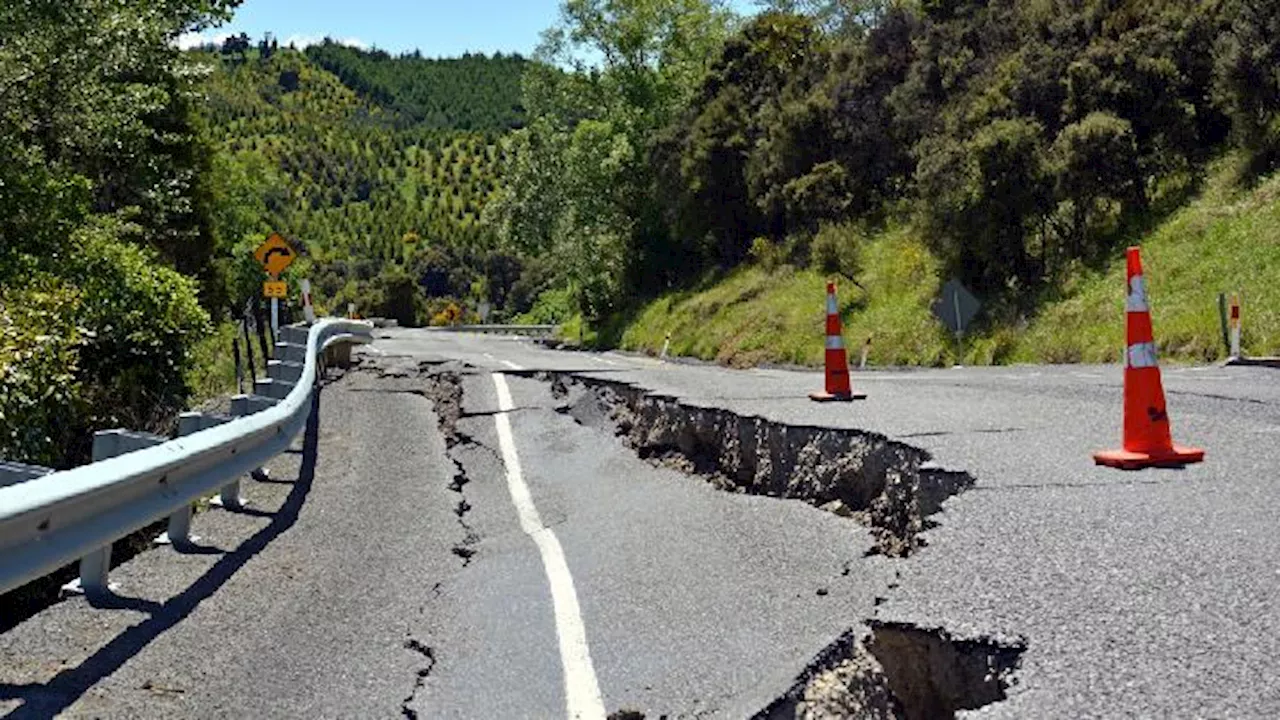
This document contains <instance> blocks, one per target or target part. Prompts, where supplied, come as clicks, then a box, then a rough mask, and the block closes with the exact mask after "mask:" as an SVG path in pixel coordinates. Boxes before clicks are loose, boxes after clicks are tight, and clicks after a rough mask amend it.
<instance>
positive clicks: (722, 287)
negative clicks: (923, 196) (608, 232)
mask: <svg viewBox="0 0 1280 720" xmlns="http://www.w3.org/2000/svg"><path fill="white" fill-rule="evenodd" d="M845 241H846V242H847V243H848V247H847V248H846V251H847V252H850V253H857V255H858V257H859V261H860V262H859V263H858V264H859V265H860V266H861V267H862V271H861V272H859V273H857V274H858V278H857V284H855V283H853V282H851V281H850V279H849V278H846V277H843V276H840V275H832V276H830V277H831V278H832V279H834V280H836V281H837V283H838V284H839V293H840V294H839V298H840V308H841V316H842V318H843V320H844V330H845V333H844V335H845V339H846V342H847V343H848V344H849V345H850V351H851V353H852V354H853V355H854V356H855V357H856V355H857V353H858V352H859V348H860V346H861V344H862V343H863V342H864V341H865V340H866V339H867V338H868V337H871V339H872V345H871V360H872V362H873V363H875V364H879V365H907V364H918V365H919V364H922V365H934V364H938V363H940V362H943V360H944V358H945V357H946V356H947V352H948V351H947V347H946V345H947V338H946V335H945V333H944V331H943V329H942V327H941V326H940V325H938V323H937V322H936V321H935V320H934V319H933V317H932V315H930V313H929V303H930V302H931V298H932V297H933V296H934V295H936V294H937V292H938V270H937V261H936V260H935V259H934V258H933V256H931V255H930V254H929V252H928V251H927V250H926V249H925V248H924V245H923V244H922V243H920V241H919V239H918V238H916V237H915V236H914V235H912V234H911V232H910V231H908V230H902V229H900V230H894V231H891V232H888V233H885V234H882V235H879V236H877V237H874V238H872V239H870V240H867V241H862V240H861V238H860V236H859V235H858V233H857V232H856V231H854V230H852V229H849V230H848V231H847V233H846V234H845ZM827 279H828V276H827V275H824V274H822V273H819V272H816V271H814V270H798V269H795V268H792V267H790V266H785V265H784V266H782V267H780V268H778V269H776V270H772V271H769V270H765V269H763V268H760V267H757V266H746V267H742V268H738V269H737V270H735V271H734V272H732V273H730V274H729V275H728V276H727V277H725V278H723V279H722V280H720V281H719V282H716V283H713V284H709V285H707V286H706V287H703V288H701V289H697V290H694V291H689V292H684V293H677V294H673V295H668V296H665V297H662V298H660V299H658V300H656V301H654V302H652V303H649V304H648V305H646V306H645V307H644V308H643V309H642V310H641V311H640V312H639V314H638V315H637V316H636V318H635V320H634V321H632V322H631V323H630V324H629V325H628V327H627V328H626V330H625V331H624V332H623V333H622V342H621V345H622V347H623V348H624V349H628V350H642V351H646V352H650V353H658V352H660V351H661V350H662V345H663V342H664V341H665V339H666V335H667V333H668V332H670V333H671V350H670V352H671V353H672V354H675V355H689V356H693V357H697V358H702V359H704V360H715V361H718V362H721V363H725V364H729V365H734V366H740V367H741V366H749V365H755V364H759V363H762V362H774V363H793V364H800V365H816V364H819V363H821V362H822V356H823V348H824V336H823V332H824V323H825V319H826V301H825V293H826V281H827Z"/></svg>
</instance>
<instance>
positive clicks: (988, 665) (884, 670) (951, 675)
mask: <svg viewBox="0 0 1280 720" xmlns="http://www.w3.org/2000/svg"><path fill="white" fill-rule="evenodd" d="M523 374H524V375H526V376H528V377H533V378H534V379H537V380H541V381H544V382H547V383H549V384H550V389H551V394H552V396H553V397H554V398H556V400H557V401H558V402H559V405H558V406H557V407H556V410H557V412H560V413H562V414H566V415H569V416H571V417H573V419H574V420H575V421H576V422H578V423H579V424H580V425H583V426H586V427H592V428H596V429H598V430H602V431H605V432H609V433H612V434H613V435H615V436H617V437H619V438H620V439H621V440H622V441H623V442H624V443H625V444H626V445H627V446H628V447H630V448H631V449H632V450H634V451H635V452H636V454H637V455H639V456H640V457H642V458H646V459H648V460H650V461H652V462H655V463H658V464H662V465H665V466H668V467H673V468H675V469H678V470H680V471H682V472H684V473H686V474H689V475H693V476H696V477H700V478H702V479H704V480H706V481H709V482H711V483H712V484H713V485H715V486H716V487H718V488H720V489H723V490H726V491H730V492H743V493H749V494H754V495H764V496H769V497H776V498H785V499H797V500H802V501H804V502H806V503H809V504H810V505H813V506H815V507H818V508H820V509H822V510H825V511H828V512H832V513H835V514H837V515H840V516H844V517H850V518H854V519H856V520H858V521H859V522H861V523H862V524H864V525H866V526H867V527H868V528H869V529H870V530H871V533H872V536H873V538H874V543H875V545H874V550H873V551H872V552H874V553H879V554H883V555H886V556H889V557H893V558H909V557H910V556H911V555H912V554H913V553H915V552H917V551H918V550H920V549H921V548H923V547H925V546H926V541H925V538H924V537H923V536H922V534H921V533H923V532H924V531H925V530H928V529H929V528H931V527H934V526H935V525H936V522H935V521H934V520H932V519H930V518H931V516H933V515H936V514H937V513H939V512H941V510H942V505H943V503H944V502H945V501H946V500H947V499H948V498H950V497H952V496H954V495H956V494H959V493H961V492H964V491H965V490H967V489H969V488H970V487H972V486H973V485H974V482H975V481H974V478H973V477H972V476H971V475H969V474H968V473H966V472H962V471H955V470H947V469H943V468H940V467H938V466H937V465H935V464H934V463H933V462H932V457H931V455H930V454H929V453H928V452H927V451H926V450H924V449H922V448H917V447H914V446H911V445H907V444H905V443H902V442H898V441H895V440H892V439H890V438H888V437H885V436H883V435H880V434H878V433H873V432H868V431H864V430H854V429H838V428H826V427H816V426H800V425H788V424H785V423H779V422H775V421H771V420H767V419H764V418H760V417H756V416H745V415H739V414H736V413H733V412H731V411H729V410H724V409H720V408H711V407H700V406H694V405H690V404H688V403H684V402H681V401H679V400H677V399H675V398H671V397H665V396H660V395H655V394H652V393H649V392H646V391H645V390H643V389H641V388H638V387H636V386H635V385H631V384H628V383H623V382H618V381H613V380H604V379H599V378H596V377H592V376H587V375H581V374H576V373H562V372H545V371H540V372H532V373H523ZM895 586H896V585H891V586H890V589H893V587H895ZM879 600H880V599H879V598H878V599H877V604H878V603H879ZM863 624H864V625H865V626H866V627H867V628H869V630H865V631H864V630H859V629H853V628H851V629H850V630H848V631H846V632H845V633H844V634H843V635H841V636H840V637H839V638H837V639H836V640H835V641H834V642H832V643H831V644H830V645H828V646H827V647H826V648H825V649H824V650H823V651H822V652H820V653H819V654H818V655H817V657H815V658H814V660H813V661H812V662H811V663H810V664H809V666H808V667H807V668H805V670H804V671H803V672H802V673H800V675H799V676H797V678H796V680H795V683H794V684H793V685H792V687H791V688H790V689H789V690H788V691H787V692H786V693H784V694H783V695H782V696H780V697H779V698H777V699H776V700H775V701H774V702H773V703H771V704H770V705H768V706H767V707H766V708H765V709H763V710H761V711H760V712H759V713H758V714H757V715H756V716H755V718H756V719H757V720H782V719H783V718H788V719H789V718H797V719H800V718H803V719H804V720H817V719H819V718H849V717H866V718H907V719H910V720H914V719H916V718H920V719H925V718H943V717H954V715H955V713H956V712H957V711H960V710H971V709H977V708H980V707H983V706H986V705H989V704H991V703H995V702H999V701H1001V700H1004V699H1005V698H1006V690H1007V689H1008V688H1009V687H1010V685H1012V684H1015V683H1016V677H1015V672H1016V670H1017V668H1018V666H1019V664H1020V660H1021V656H1022V654H1023V652H1024V651H1025V650H1026V647H1027V644H1026V640H1025V639H1023V638H1017V639H1012V640H1010V639H1001V638H992V637H969V638H961V637H955V636H953V635H952V634H951V633H949V632H948V631H947V630H945V629H943V628H922V627H917V626H914V625H910V624H906V623H888V622H884V621H880V620H877V619H875V618H867V619H865V620H864V621H863Z"/></svg>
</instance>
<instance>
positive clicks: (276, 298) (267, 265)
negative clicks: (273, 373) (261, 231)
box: [253, 233, 298, 337]
mask: <svg viewBox="0 0 1280 720" xmlns="http://www.w3.org/2000/svg"><path fill="white" fill-rule="evenodd" d="M253 257H254V259H255V260H257V261H258V262H259V263H261V264H262V269H263V270H266V271H267V274H268V275H270V276H271V281H270V282H265V283H263V284H262V294H263V295H264V296H265V297H269V298H271V336H272V337H278V336H279V334H280V298H282V297H287V296H288V293H289V290H288V286H287V285H285V283H283V282H280V273H282V272H284V271H285V269H286V268H288V267H289V266H290V265H292V264H293V261H294V260H296V259H297V257H298V254H297V253H296V252H294V250H293V248H292V247H290V245H289V243H288V242H287V241H286V240H285V239H284V238H282V237H280V233H272V234H271V237H269V238H267V240H266V242H264V243H262V244H261V245H259V246H258V249H256V250H254V251H253Z"/></svg>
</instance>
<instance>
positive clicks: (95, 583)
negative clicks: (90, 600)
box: [62, 545, 119, 597]
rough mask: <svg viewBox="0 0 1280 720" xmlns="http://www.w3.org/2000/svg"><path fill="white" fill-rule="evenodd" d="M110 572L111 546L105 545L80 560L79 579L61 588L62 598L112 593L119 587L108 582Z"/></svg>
mask: <svg viewBox="0 0 1280 720" xmlns="http://www.w3.org/2000/svg"><path fill="white" fill-rule="evenodd" d="M110 572H111V546H110V545H107V546H105V547H100V548H98V549H97V550H94V551H93V552H91V553H89V554H88V555H85V556H84V557H82V558H80V577H78V578H76V579H75V580H72V581H71V582H69V583H67V584H66V585H63V586H62V596H63V597H67V596H68V595H105V594H108V593H113V592H115V591H116V588H117V587H119V586H118V585H116V584H114V583H111V582H108V580H107V576H108V574H109V573H110Z"/></svg>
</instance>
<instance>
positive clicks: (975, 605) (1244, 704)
mask: <svg viewBox="0 0 1280 720" xmlns="http://www.w3.org/2000/svg"><path fill="white" fill-rule="evenodd" d="M377 335H378V337H379V339H378V340H377V341H376V342H375V343H374V345H372V346H370V347H368V348H366V349H364V350H363V351H361V352H362V355H361V357H362V359H363V362H362V366H361V368H360V369H358V370H355V371H352V372H351V373H349V374H348V375H347V376H346V377H344V378H342V379H341V380H338V381H336V382H335V383H333V384H331V385H330V386H329V387H328V388H326V390H325V391H324V393H323V394H322V401H321V406H320V413H319V418H318V422H317V423H315V427H313V434H312V436H311V437H312V442H311V443H309V444H304V443H301V442H300V443H299V445H298V448H297V450H298V452H296V453H294V454H289V455H286V456H283V457H282V458H281V460H280V461H279V462H278V463H277V465H276V466H275V467H273V468H272V469H273V471H274V476H275V479H276V482H273V483H270V484H264V483H251V484H250V485H249V486H248V490H247V494H248V495H249V496H250V497H251V498H252V499H253V501H254V506H253V507H254V508H255V512H254V514H250V515H233V514H229V513H223V512H220V511H214V512H209V513H205V514H202V515H200V516H199V517H198V518H197V520H196V532H197V534H199V535H201V536H202V537H203V542H204V543H205V545H207V547H208V551H207V553H201V554H187V555H176V554H174V553H172V552H169V551H155V552H149V553H144V554H142V555H140V556H138V557H137V558H135V559H134V560H132V561H130V562H129V563H128V564H126V565H125V566H123V567H122V568H120V569H119V570H118V571H116V572H113V574H112V579H113V580H115V581H118V582H119V583H121V590H120V594H121V596H122V599H121V600H119V601H118V602H117V603H114V606H113V607H110V608H105V609H92V608H90V607H88V606H87V604H86V603H85V602H84V601H82V600H73V601H67V602H64V603H61V604H59V605H57V606H54V607H52V608H49V609H48V610H46V611H45V612H43V613H41V614H40V615H38V616H36V617H34V618H32V619H31V620H29V621H28V622H26V623H24V624H23V625H20V626H19V627H17V628H15V629H14V630H12V631H10V632H9V633H6V634H4V635H0V712H3V711H6V710H12V711H13V712H12V717H40V716H47V715H49V714H51V713H55V712H66V713H67V714H68V715H69V716H73V717H96V716H101V717H178V716H199V717H246V716H257V717H420V718H522V717H529V718H563V717H568V716H572V715H571V714H572V713H577V715H578V716H580V717H599V716H601V715H603V714H606V713H614V712H617V711H620V710H635V711H640V712H643V713H645V714H646V716H647V717H649V718H657V717H660V716H662V715H664V714H665V715H667V716H669V717H728V718H742V717H748V716H750V715H752V714H753V713H755V712H757V711H759V710H761V709H762V708H764V707H765V706H766V705H768V704H769V703H770V702H771V701H772V700H774V699H775V698H777V697H778V696H780V695H781V694H783V693H784V692H786V691H787V690H788V689H789V688H790V687H791V686H792V684H793V682H794V680H795V678H796V676H797V675H798V674H799V673H801V672H802V671H803V670H804V668H805V667H806V666H807V665H809V664H810V663H811V662H812V661H813V659H814V657H815V656H816V655H817V654H818V653H819V652H821V651H822V650H823V648H824V647H826V646H828V644H830V643H832V642H833V641H834V640H835V639H836V638H837V637H838V636H840V635H841V633H843V632H844V631H846V630H848V629H850V628H854V629H855V630H856V631H857V632H859V633H861V632H862V631H863V629H864V628H865V623H866V622H867V621H868V620H870V619H877V620H880V621H894V622H901V623H904V624H908V625H910V626H914V627H919V628H943V629H945V630H946V631H947V632H948V633H950V634H953V635H956V636H958V637H975V638H977V637H984V638H985V637H994V638H1006V639H1019V638H1021V639H1022V640H1024V641H1025V645H1026V651H1025V653H1024V654H1023V655H1022V657H1021V663H1020V666H1019V668H1018V670H1017V671H1016V674H1015V676H1014V677H1015V678H1016V683H1015V684H1014V685H1012V686H1011V687H1010V688H1009V689H1008V699H1007V700H1005V701H1003V702H996V703H994V704H989V705H986V706H985V707H984V708H983V709H982V710H979V711H978V712H977V714H978V715H981V716H1002V717H1063V718H1068V717H1081V716H1099V715H1101V716H1113V717H1114V716H1125V715H1138V716H1152V717H1155V716H1185V715H1197V716H1232V717H1241V716H1255V717H1268V716H1276V715H1277V714H1280V680H1277V679H1276V676H1275V673H1274V667H1275V664H1274V658H1275V657H1277V656H1280V601H1278V600H1277V599H1276V598H1277V594H1278V593H1280V544H1277V543H1276V542H1275V541H1274V533H1275V519H1274V518H1275V512H1274V508H1275V507H1277V506H1280V483H1277V481H1276V478H1277V473H1278V471H1280V382H1278V381H1280V375H1278V374H1277V371H1275V370H1268V369H1255V368H1179V369H1166V371H1165V382H1166V386H1167V388H1168V390H1169V393H1170V394H1169V408H1170V413H1171V417H1172V422H1173V428H1174V435H1175V439H1176V440H1178V441H1180V442H1184V443H1188V444H1196V445H1199V446H1201V447H1204V448H1205V449H1206V450H1207V451H1208V457H1207V460H1206V462H1205V463H1203V464H1202V465H1199V466H1192V467H1189V468H1187V469H1185V470H1181V471H1175V470H1155V471H1144V472H1139V473H1123V472H1119V471H1115V470H1109V469H1104V468H1098V467H1095V466H1094V465H1093V464H1092V462H1091V460H1090V452H1092V451H1093V450H1096V449H1100V448H1109V447H1115V446H1117V445H1118V443H1119V441H1120V372H1119V369H1118V368H1114V367H1087V366H1082V367H1030V366H1028V367H1021V366H1019V367H1009V368H981V369H955V370H927V371H915V370H901V371H885V372H867V373H855V375H854V383H855V385H856V386H858V387H859V388H860V389H863V390H865V391H866V392H868V394H869V395H870V397H869V399H868V400H866V401H865V402H860V403H856V404H846V405H816V404H813V403H811V402H810V401H808V400H807V399H806V396H807V393H808V392H810V391H811V390H814V389H817V388H819V387H820V386H821V376H820V374H815V373H807V372H806V373H797V372H789V371H782V370H769V369H763V370H747V371H732V370H725V369H722V368H718V367H714V366H706V365H699V364H682V363H659V362H658V361H656V360H654V359H651V358H644V357H635V356H629V355H624V354H619V353H606V354H594V353H579V352H556V351H550V350H546V349H543V348H541V347H540V346H538V345H536V344H534V343H531V342H529V341H527V340H519V339H515V338H505V337H492V336H478V335H464V334H457V333H441V332H423V331H415V330H403V329H384V330H379V331H377ZM534 371H552V374H551V375H546V374H544V375H537V376H535V375H533V372H534ZM575 378H584V379H585V380H587V381H588V384H586V385H581V386H579V385H576V384H575V383H574V381H575ZM553 380H554V381H555V382H553ZM612 382H623V383H630V384H634V385H636V386H638V387H640V388H643V389H645V390H647V391H651V392H654V393H658V394H660V395H663V396H666V397H669V398H670V402H672V403H683V404H685V405H688V406H691V407H707V408H714V409H720V410H724V411H728V414H726V417H727V416H729V415H741V416H760V417H762V418H765V419H767V420H769V421H772V422H775V423H780V424H784V425H787V426H802V427H808V428H832V429H839V428H849V429H859V430H870V431H874V432H875V433H879V434H880V435H882V436H883V440H882V441H886V442H887V441H897V442H900V443H903V444H905V445H907V446H911V447H912V448H920V449H922V450H924V451H927V452H928V453H930V454H932V456H933V458H934V460H933V462H934V463H936V465H938V466H941V467H942V468H946V469H949V470H955V471H962V472H963V473H967V474H968V475H969V476H971V477H972V478H973V479H974V481H975V484H974V486H973V487H972V488H971V489H968V490H967V491H965V492H962V493H960V494H958V495H956V496H955V497H951V498H950V499H948V500H947V501H946V503H945V505H944V509H943V511H942V512H941V513H938V514H936V515H933V516H932V517H930V518H928V524H934V523H936V527H932V528H931V529H927V530H925V531H924V532H923V534H922V537H923V539H924V540H925V541H926V542H927V544H926V545H924V546H923V547H920V548H919V549H918V550H916V551H915V552H914V553H912V554H911V556H910V557H907V558H888V557H884V556H883V555H877V554H868V553H869V551H872V550H873V549H874V548H875V547H877V545H876V543H877V539H876V537H874V536H873V534H872V532H871V531H870V530H869V529H868V528H867V527H866V526H864V525H863V524H859V523H858V522H856V521H855V520H852V519H848V518H844V517H840V516H838V515H837V514H834V513H831V512H824V511H822V510H819V509H816V508H814V507H812V506H810V505H808V504H805V503H803V502H799V501H794V500H779V499H775V498H769V497H759V496H754V495H750V494H738V493H728V492H723V491H721V490H717V489H716V488H715V487H714V486H713V484H712V483H710V482H708V481H707V480H705V479H703V478H699V477H692V476H690V475H689V474H687V473H686V472H685V471H684V470H682V469H681V467H682V466H681V464H680V463H681V461H680V460H678V459H673V460H670V461H669V462H667V463H665V464H658V463H654V462H651V461H649V460H645V459H641V458H639V457H637V454H636V453H635V452H634V451H633V450H632V449H630V448H629V447H627V446H626V445H625V444H624V443H623V442H622V441H621V440H620V439H619V438H617V437H615V436H614V434H615V428H614V427H613V426H612V425H611V423H613V422H614V421H613V420H611V419H610V417H609V412H608V408H604V407H601V406H597V405H594V404H592V403H591V402H589V401H588V400H589V399H590V396H586V395H584V392H586V391H585V390H584V388H590V387H605V388H608V387H610V386H608V385H604V383H612ZM566 383H567V384H568V386H569V387H567V389H566ZM459 390H460V391H461V392H460V393H459V392H458V391H459ZM584 397H586V398H587V399H586V400H584V399H583V398H584ZM459 403H460V404H459ZM437 411H438V412H437ZM442 415H443V416H444V417H445V423H444V424H443V430H444V431H443V432H442V425H441V423H440V417H441V416H442ZM867 437H873V436H867ZM877 437H878V436H877ZM877 442H881V441H877ZM744 447H745V446H744ZM777 449H778V448H777V447H775V448H774V450H777ZM767 450H768V449H767V448H766V449H765V450H762V452H764V451H767ZM695 465H696V463H693V464H688V463H686V464H685V465H684V466H683V467H684V468H685V470H687V469H689V468H691V467H694V466H695Z"/></svg>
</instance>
